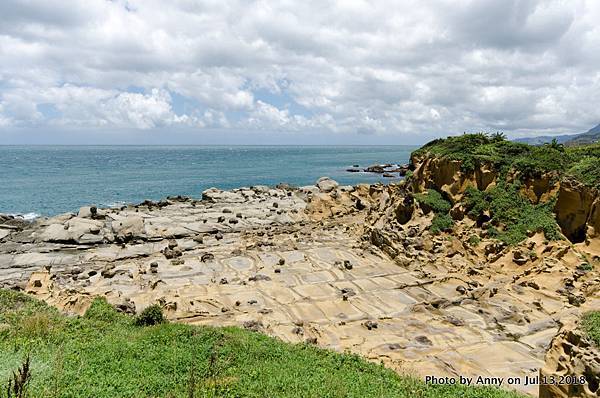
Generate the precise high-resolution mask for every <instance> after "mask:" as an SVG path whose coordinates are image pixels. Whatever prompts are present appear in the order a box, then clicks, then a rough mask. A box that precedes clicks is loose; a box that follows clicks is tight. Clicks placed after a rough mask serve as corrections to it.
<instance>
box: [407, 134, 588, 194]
mask: <svg viewBox="0 0 600 398" xmlns="http://www.w3.org/2000/svg"><path fill="white" fill-rule="evenodd" d="M427 154H430V155H435V156H442V157H446V158H449V159H452V160H459V161H461V163H462V164H461V167H462V169H463V170H464V171H472V170H475V169H476V168H477V167H480V165H481V164H483V163H486V164H491V165H493V166H494V167H496V168H497V169H498V170H499V171H504V172H506V171H508V170H509V169H512V170H516V171H519V172H520V175H521V176H523V177H537V176H539V175H541V174H543V173H547V172H556V173H557V174H558V175H559V176H565V177H566V176H569V177H573V178H575V179H578V180H579V181H581V182H582V183H584V184H586V185H589V186H594V187H600V167H599V166H600V144H593V145H586V146H579V147H564V146H563V145H561V144H557V143H556V142H554V143H551V144H546V145H541V146H532V145H527V144H523V143H518V142H511V141H506V140H505V139H504V138H503V137H502V136H499V135H488V134H484V133H478V134H463V135H460V136H454V137H448V138H445V139H437V140H434V141H431V142H429V143H428V144H426V145H424V146H423V147H421V148H419V149H418V150H416V151H415V152H413V156H417V157H423V156H426V155H427Z"/></svg>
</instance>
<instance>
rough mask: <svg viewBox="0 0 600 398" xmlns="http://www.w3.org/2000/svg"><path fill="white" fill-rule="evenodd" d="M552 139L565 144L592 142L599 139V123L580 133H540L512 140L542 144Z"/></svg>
mask: <svg viewBox="0 0 600 398" xmlns="http://www.w3.org/2000/svg"><path fill="white" fill-rule="evenodd" d="M553 139H556V141H557V142H558V143H559V144H565V145H584V144H592V143H595V142H599V141H600V124H599V125H597V126H596V127H594V128H593V129H590V130H589V131H587V132H585V133H581V134H564V135H542V136H539V137H523V138H517V139H515V140H513V141H515V142H522V143H525V144H529V145H543V144H546V143H550V142H552V140H553Z"/></svg>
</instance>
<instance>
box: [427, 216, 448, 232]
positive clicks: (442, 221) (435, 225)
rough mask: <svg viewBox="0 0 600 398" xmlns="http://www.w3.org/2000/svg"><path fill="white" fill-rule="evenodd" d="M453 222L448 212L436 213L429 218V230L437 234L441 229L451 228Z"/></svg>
mask: <svg viewBox="0 0 600 398" xmlns="http://www.w3.org/2000/svg"><path fill="white" fill-rule="evenodd" d="M453 224H454V222H453V221H452V217H450V215H449V214H436V215H435V216H433V220H431V227H430V230H431V232H433V233H434V234H438V233H440V232H442V231H447V230H449V229H451V228H452V225H453Z"/></svg>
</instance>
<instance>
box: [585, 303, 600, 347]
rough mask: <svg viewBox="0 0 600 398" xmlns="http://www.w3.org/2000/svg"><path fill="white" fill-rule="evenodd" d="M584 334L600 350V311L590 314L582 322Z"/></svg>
mask: <svg viewBox="0 0 600 398" xmlns="http://www.w3.org/2000/svg"><path fill="white" fill-rule="evenodd" d="M581 325H582V327H583V330H584V332H585V333H586V334H587V336H588V337H589V338H590V340H592V341H593V342H594V343H596V346H597V347H598V348H600V311H592V312H588V313H587V314H585V315H584V316H583V319H582V321H581Z"/></svg>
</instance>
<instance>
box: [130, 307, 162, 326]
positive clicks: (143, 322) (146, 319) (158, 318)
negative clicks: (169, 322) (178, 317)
mask: <svg viewBox="0 0 600 398" xmlns="http://www.w3.org/2000/svg"><path fill="white" fill-rule="evenodd" d="M165 322H166V319H165V316H164V315H163V310H162V307H161V306H160V305H158V304H153V305H151V306H149V307H146V308H145V309H144V310H143V311H142V312H141V313H140V314H139V315H138V316H137V317H136V318H135V324H136V325H138V326H152V325H159V324H161V323H165Z"/></svg>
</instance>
